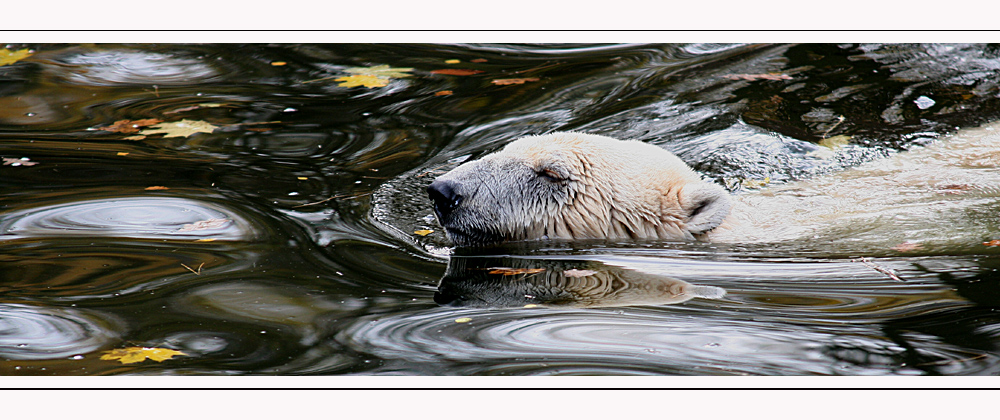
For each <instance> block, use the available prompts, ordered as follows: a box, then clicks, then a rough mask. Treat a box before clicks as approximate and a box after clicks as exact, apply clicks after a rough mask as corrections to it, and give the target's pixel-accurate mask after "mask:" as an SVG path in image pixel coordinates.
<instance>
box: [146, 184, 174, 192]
mask: <svg viewBox="0 0 1000 420" xmlns="http://www.w3.org/2000/svg"><path fill="white" fill-rule="evenodd" d="M144 189H145V190H146V191H162V190H169V189H170V188H168V187H164V186H161V185H153V186H151V187H146V188H144Z"/></svg>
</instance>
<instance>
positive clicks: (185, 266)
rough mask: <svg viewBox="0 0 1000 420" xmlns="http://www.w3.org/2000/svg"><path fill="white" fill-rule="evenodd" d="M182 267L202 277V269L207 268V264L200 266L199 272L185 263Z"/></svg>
mask: <svg viewBox="0 0 1000 420" xmlns="http://www.w3.org/2000/svg"><path fill="white" fill-rule="evenodd" d="M181 266H183V267H184V268H186V269H188V271H190V272H192V273H194V274H195V275H198V276H200V275H201V268H202V267H204V266H205V263H201V264H198V270H197V271H195V269H193V268H191V267H188V266H187V265H185V264H184V263H181Z"/></svg>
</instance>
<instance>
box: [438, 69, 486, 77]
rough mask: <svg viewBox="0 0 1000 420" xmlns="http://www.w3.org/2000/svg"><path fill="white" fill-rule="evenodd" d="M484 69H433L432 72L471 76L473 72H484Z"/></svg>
mask: <svg viewBox="0 0 1000 420" xmlns="http://www.w3.org/2000/svg"><path fill="white" fill-rule="evenodd" d="M482 72H483V71H482V70H470V69H441V70H431V73H432V74H447V75H449V76H471V75H473V74H479V73H482Z"/></svg>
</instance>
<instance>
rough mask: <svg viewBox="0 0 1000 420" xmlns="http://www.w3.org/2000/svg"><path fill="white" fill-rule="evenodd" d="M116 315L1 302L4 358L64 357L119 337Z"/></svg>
mask: <svg viewBox="0 0 1000 420" xmlns="http://www.w3.org/2000/svg"><path fill="white" fill-rule="evenodd" d="M120 324H121V323H120V322H119V321H117V320H116V318H114V317H113V316H112V315H110V314H105V313H99V312H96V311H90V310H83V309H69V308H54V307H37V306H32V305H20V304H0V358H5V359H11V360H44V359H60V358H65V357H70V356H74V355H79V354H84V353H89V352H92V351H95V350H98V349H100V348H102V347H106V346H108V345H110V344H111V343H114V342H117V341H118V333H117V332H116V331H121V330H122V325H120Z"/></svg>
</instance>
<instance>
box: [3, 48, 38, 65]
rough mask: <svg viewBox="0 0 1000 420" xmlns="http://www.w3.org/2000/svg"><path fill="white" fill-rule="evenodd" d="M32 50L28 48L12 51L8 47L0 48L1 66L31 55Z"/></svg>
mask: <svg viewBox="0 0 1000 420" xmlns="http://www.w3.org/2000/svg"><path fill="white" fill-rule="evenodd" d="M31 54H32V53H31V52H30V51H28V49H27V48H25V49H22V50H17V51H11V50H8V49H6V48H4V49H2V50H0V66H6V65H8V64H14V63H16V62H18V61H20V60H23V59H25V58H28V57H29V56H31Z"/></svg>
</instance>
